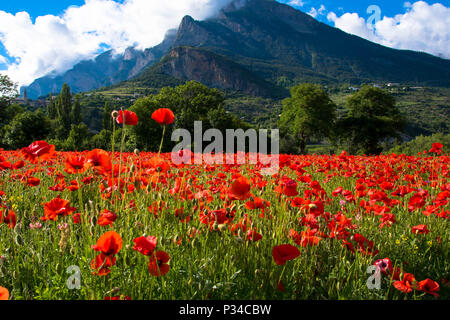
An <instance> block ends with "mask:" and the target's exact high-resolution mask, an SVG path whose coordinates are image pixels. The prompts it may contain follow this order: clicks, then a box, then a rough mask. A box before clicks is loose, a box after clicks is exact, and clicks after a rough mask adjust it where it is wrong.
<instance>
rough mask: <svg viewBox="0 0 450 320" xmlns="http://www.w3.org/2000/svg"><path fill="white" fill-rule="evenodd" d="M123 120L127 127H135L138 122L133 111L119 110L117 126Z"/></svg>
mask: <svg viewBox="0 0 450 320" xmlns="http://www.w3.org/2000/svg"><path fill="white" fill-rule="evenodd" d="M124 120H125V124H126V125H127V126H135V125H137V124H138V121H139V119H138V117H137V115H136V113H134V112H133V111H129V110H125V111H122V110H120V111H119V115H118V117H117V118H116V122H117V123H118V124H123V123H124Z"/></svg>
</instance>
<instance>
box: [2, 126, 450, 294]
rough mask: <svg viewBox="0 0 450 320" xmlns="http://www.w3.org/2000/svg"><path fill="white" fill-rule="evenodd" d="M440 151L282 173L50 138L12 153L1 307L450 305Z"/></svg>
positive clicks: (7, 160)
mask: <svg viewBox="0 0 450 320" xmlns="http://www.w3.org/2000/svg"><path fill="white" fill-rule="evenodd" d="M170 121H173V119H171V120H170ZM170 121H169V123H170ZM441 147H442V146H439V145H438V144H436V145H434V146H433V148H432V149H431V150H426V151H425V152H423V153H421V154H419V155H417V156H405V155H395V154H391V155H380V156H353V155H349V154H347V153H346V152H342V153H341V154H339V155H332V156H329V155H323V156H319V155H305V156H298V155H280V163H279V171H278V173H275V174H273V175H262V174H261V168H262V165H261V164H256V165H250V164H244V165H226V164H221V165H212V164H202V165H185V164H179V165H176V164H174V163H173V162H172V161H171V154H160V153H147V152H139V151H137V150H136V152H134V153H125V152H120V151H114V152H107V151H104V150H100V149H95V150H90V151H83V152H58V151H55V149H54V146H52V145H49V144H48V143H46V142H45V141H36V142H34V143H33V144H31V145H30V146H29V147H28V148H24V149H22V150H18V151H0V196H1V203H0V299H55V300H61V299H64V300H72V299H73V300H75V299H82V300H91V299H100V300H104V299H132V300H140V299H146V300H147V299H153V300H160V299H185V300H190V299H194V300H199V299H200V300H203V299H219V300H221V299H227V300H228V299H229V300H233V299H252V300H254V299H283V300H286V299H357V300H358V299H389V300H390V299H393V300H403V299H411V300H423V299H429V300H433V299H443V300H447V299H449V297H450V296H449V282H448V277H449V275H450V269H449V234H450V228H449V225H448V218H449V217H450V211H449V201H450V182H449V181H448V177H449V176H450V171H449V162H450V156H449V155H444V154H441V151H440V148H441ZM246 156H247V157H248V154H247V155H246ZM371 266H375V267H374V268H373V267H372V268H370V267H371ZM368 270H374V272H368ZM371 284H372V285H371Z"/></svg>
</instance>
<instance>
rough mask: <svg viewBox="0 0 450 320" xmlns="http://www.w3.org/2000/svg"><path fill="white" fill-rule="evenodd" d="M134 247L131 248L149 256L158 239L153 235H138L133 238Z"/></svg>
mask: <svg viewBox="0 0 450 320" xmlns="http://www.w3.org/2000/svg"><path fill="white" fill-rule="evenodd" d="M133 242H134V247H133V250H135V251H137V252H139V253H141V254H143V255H144V256H151V255H152V254H153V251H154V250H155V248H156V243H157V242H158V239H157V238H156V237H154V236H149V237H144V236H142V237H139V238H136V239H134V240H133Z"/></svg>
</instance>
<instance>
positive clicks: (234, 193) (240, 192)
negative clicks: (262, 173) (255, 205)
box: [228, 177, 250, 200]
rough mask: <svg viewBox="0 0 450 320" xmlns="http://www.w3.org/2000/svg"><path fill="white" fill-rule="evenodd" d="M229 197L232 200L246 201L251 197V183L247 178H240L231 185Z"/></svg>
mask: <svg viewBox="0 0 450 320" xmlns="http://www.w3.org/2000/svg"><path fill="white" fill-rule="evenodd" d="M228 195H229V196H230V199H232V200H246V199H248V198H249V197H250V183H249V182H248V180H247V178H246V177H239V178H238V179H236V180H235V181H233V183H232V184H231V187H230V188H229V189H228Z"/></svg>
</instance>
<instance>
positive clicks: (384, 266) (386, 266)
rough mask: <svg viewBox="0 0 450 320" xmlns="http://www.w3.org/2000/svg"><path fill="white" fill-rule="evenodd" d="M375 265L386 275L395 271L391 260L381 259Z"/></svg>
mask: <svg viewBox="0 0 450 320" xmlns="http://www.w3.org/2000/svg"><path fill="white" fill-rule="evenodd" d="M374 265H375V266H377V267H378V268H379V269H380V271H381V272H383V273H384V274H386V275H387V274H391V273H393V271H394V268H393V266H392V262H391V259H389V258H384V259H379V260H377V261H375V263H374Z"/></svg>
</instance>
